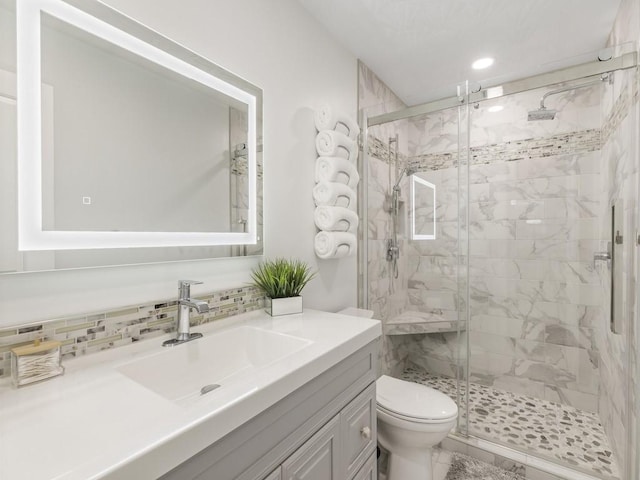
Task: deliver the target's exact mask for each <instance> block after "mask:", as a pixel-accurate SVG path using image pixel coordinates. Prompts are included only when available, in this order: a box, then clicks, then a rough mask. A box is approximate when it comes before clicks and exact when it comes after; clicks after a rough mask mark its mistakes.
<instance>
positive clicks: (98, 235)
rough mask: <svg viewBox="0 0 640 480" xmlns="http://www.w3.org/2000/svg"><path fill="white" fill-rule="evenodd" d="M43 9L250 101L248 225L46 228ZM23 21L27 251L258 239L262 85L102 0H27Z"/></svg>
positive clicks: (21, 159) (22, 1) (23, 230)
mask: <svg viewBox="0 0 640 480" xmlns="http://www.w3.org/2000/svg"><path fill="white" fill-rule="evenodd" d="M41 12H44V13H47V14H49V15H51V16H53V17H55V18H57V19H59V20H61V21H63V22H66V23H68V24H70V25H73V26H74V27H77V28H80V29H82V30H85V31H87V32H88V33H90V34H92V35H94V36H96V37H99V38H101V39H103V40H105V41H107V42H109V43H112V44H114V45H117V46H119V47H121V48H124V49H125V50H128V51H129V52H132V53H134V54H136V55H139V56H142V57H144V58H146V59H148V60H149V61H152V62H154V63H156V64H158V65H160V66H162V67H165V68H167V69H169V70H172V71H173V72H175V73H178V74H180V75H182V76H185V77H187V78H190V79H192V80H194V81H196V82H198V83H201V84H203V85H205V86H207V87H210V88H212V89H215V90H217V91H220V92H222V93H224V94H226V95H228V96H229V97H232V98H234V99H236V100H238V101H239V102H242V103H244V104H246V105H247V108H248V119H249V121H248V138H247V149H248V168H247V170H248V180H249V181H248V190H249V192H248V200H249V205H248V215H247V217H248V218H247V231H246V232H244V233H240V232H237V233H236V232H112V231H102V232H100V231H95V232H88V231H46V230H43V229H42V148H41V146H42V129H41V109H42V104H41V103H42V102H41V52H40V29H41ZM16 22H17V77H18V83H17V109H18V110H17V111H18V250H19V251H40V250H83V249H102V248H132V247H134V248H140V247H185V246H214V245H247V244H256V243H257V241H258V237H257V211H256V210H257V173H256V171H257V166H256V156H257V153H256V152H257V136H258V131H257V128H258V126H257V113H258V112H261V111H262V91H261V90H260V89H259V88H257V87H255V86H254V85H252V84H250V83H249V82H246V81H245V80H242V79H240V78H238V77H237V76H235V75H233V74H232V73H230V72H228V71H226V70H224V69H222V68H220V67H218V66H217V65H215V64H213V63H212V62H210V61H208V60H206V59H205V58H203V57H201V56H199V55H197V54H195V53H194V52H192V51H190V50H188V49H186V48H184V47H182V46H180V45H178V44H177V43H175V42H173V41H172V40H169V39H168V38H166V37H164V36H162V35H160V34H158V33H156V32H154V31H152V30H150V29H149V28H147V27H145V26H144V25H141V24H140V23H138V22H136V21H134V20H132V19H130V18H128V17H126V16H124V15H122V14H120V13H118V12H117V11H115V10H113V9H112V8H110V7H108V6H106V5H104V4H102V3H100V2H98V1H95V0H64V1H63V0H19V1H18V2H17V5H16Z"/></svg>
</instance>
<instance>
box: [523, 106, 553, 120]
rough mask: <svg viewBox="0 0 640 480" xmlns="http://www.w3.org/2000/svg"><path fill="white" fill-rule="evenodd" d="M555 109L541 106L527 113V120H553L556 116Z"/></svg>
mask: <svg viewBox="0 0 640 480" xmlns="http://www.w3.org/2000/svg"><path fill="white" fill-rule="evenodd" d="M556 113H558V111H557V110H553V109H548V108H544V107H541V108H539V109H538V110H532V111H530V112H529V114H528V115H527V120H528V121H530V122H532V121H536V120H553V119H554V118H556Z"/></svg>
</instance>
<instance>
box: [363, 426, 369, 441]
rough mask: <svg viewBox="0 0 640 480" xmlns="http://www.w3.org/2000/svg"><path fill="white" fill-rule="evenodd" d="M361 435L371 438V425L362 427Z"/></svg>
mask: <svg viewBox="0 0 640 480" xmlns="http://www.w3.org/2000/svg"><path fill="white" fill-rule="evenodd" d="M360 435H362V438H366V439H367V440H370V439H371V429H370V428H369V427H362V429H361V430H360Z"/></svg>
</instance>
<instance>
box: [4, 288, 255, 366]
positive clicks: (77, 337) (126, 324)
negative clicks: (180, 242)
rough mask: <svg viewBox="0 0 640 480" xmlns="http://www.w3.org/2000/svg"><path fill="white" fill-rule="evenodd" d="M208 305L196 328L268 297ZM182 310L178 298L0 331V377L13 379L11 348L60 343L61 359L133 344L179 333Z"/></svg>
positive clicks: (236, 294) (232, 293)
mask: <svg viewBox="0 0 640 480" xmlns="http://www.w3.org/2000/svg"><path fill="white" fill-rule="evenodd" d="M198 299H199V300H204V301H206V302H207V303H208V304H209V309H210V310H209V313H206V314H198V315H195V314H194V315H192V316H191V324H192V325H201V324H204V323H208V322H213V321H215V320H219V319H222V318H227V317H231V316H234V315H239V314H241V313H245V312H250V311H252V310H257V309H259V308H262V306H263V303H264V294H263V293H262V292H261V291H260V290H258V289H257V288H256V287H252V286H251V287H240V288H234V289H228V290H223V291H218V292H213V293H210V294H208V295H203V296H198ZM177 314H178V306H177V302H176V300H175V299H171V300H162V301H157V302H150V303H146V304H144V305H132V306H128V307H122V308H118V309H117V310H108V311H104V312H94V313H90V314H86V315H76V316H73V317H69V318H58V319H52V320H47V321H43V322H41V323H36V324H31V325H23V326H19V327H13V328H5V329H0V377H7V376H10V375H11V371H10V368H11V349H12V348H15V347H17V346H21V345H26V344H28V343H31V342H33V341H34V340H35V339H37V338H39V339H42V340H57V341H60V342H62V360H63V363H64V361H65V360H68V359H71V358H74V357H77V356H80V355H88V354H91V353H96V352H100V351H102V350H107V349H112V348H117V347H122V346H126V345H130V344H131V343H133V342H138V341H142V340H149V339H153V338H155V337H158V336H160V335H164V334H166V333H170V332H173V331H175V329H176V323H177Z"/></svg>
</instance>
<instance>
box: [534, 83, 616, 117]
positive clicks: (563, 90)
mask: <svg viewBox="0 0 640 480" xmlns="http://www.w3.org/2000/svg"><path fill="white" fill-rule="evenodd" d="M606 78H607V77H603V78H599V79H598V80H592V81H591V82H587V83H582V84H580V85H569V86H566V87H562V88H558V89H556V90H551V91H550V92H547V93H545V94H544V95H543V96H542V98H541V99H540V110H546V109H547V107H545V106H544V101H545V100H546V99H547V98H548V97H550V96H551V95H557V94H559V93H563V92H568V91H570V90H577V89H578V88H586V87H591V86H592V85H597V84H599V83H601V82H603V81H604V80H606Z"/></svg>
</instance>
